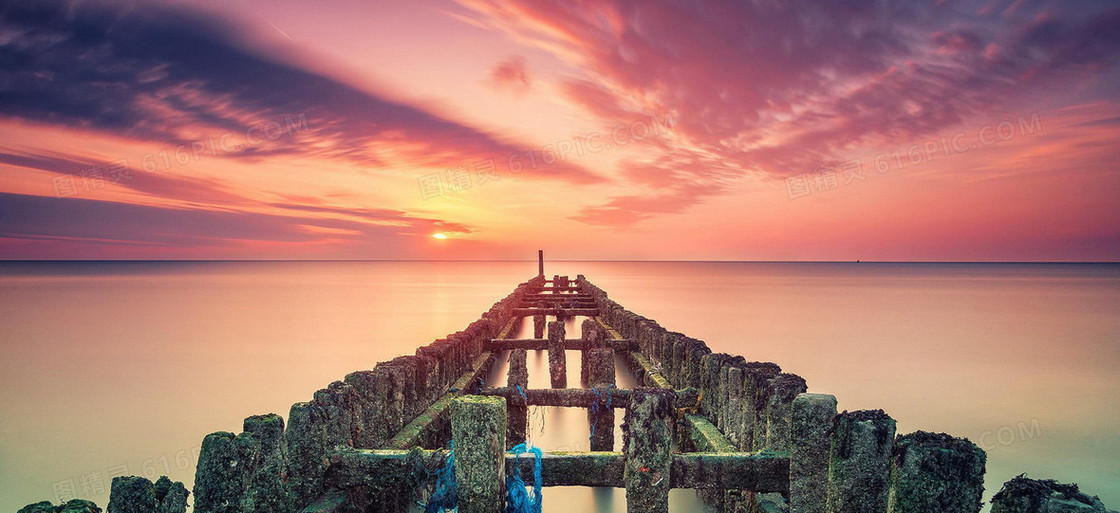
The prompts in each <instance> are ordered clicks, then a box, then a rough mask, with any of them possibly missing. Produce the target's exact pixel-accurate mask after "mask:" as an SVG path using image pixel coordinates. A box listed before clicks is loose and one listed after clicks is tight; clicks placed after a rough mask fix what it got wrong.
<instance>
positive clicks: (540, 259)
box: [537, 249, 544, 277]
mask: <svg viewBox="0 0 1120 513" xmlns="http://www.w3.org/2000/svg"><path fill="white" fill-rule="evenodd" d="M537 276H541V277H543V276H544V250H543V249H538V250H537Z"/></svg>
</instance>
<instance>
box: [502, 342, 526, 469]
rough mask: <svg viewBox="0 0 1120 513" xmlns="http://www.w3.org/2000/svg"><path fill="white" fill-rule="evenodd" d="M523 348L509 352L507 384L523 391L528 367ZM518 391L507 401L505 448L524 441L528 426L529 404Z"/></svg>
mask: <svg viewBox="0 0 1120 513" xmlns="http://www.w3.org/2000/svg"><path fill="white" fill-rule="evenodd" d="M525 358H526V354H525V350H524V349H514V350H513V351H510V352H509V378H508V381H507V386H509V388H511V389H513V390H515V391H517V387H521V390H520V392H521V393H524V391H525V390H526V389H528V388H529V369H528V367H527V366H526V363H525ZM521 393H518V394H517V395H516V396H515V397H512V398H511V399H510V400H509V401H507V406H508V409H509V427H508V429H507V430H506V449H510V448H513V446H515V445H517V444H519V443H521V442H524V441H525V433H526V431H527V430H528V426H529V405H528V403H526V402H525V397H524V396H523V395H521Z"/></svg>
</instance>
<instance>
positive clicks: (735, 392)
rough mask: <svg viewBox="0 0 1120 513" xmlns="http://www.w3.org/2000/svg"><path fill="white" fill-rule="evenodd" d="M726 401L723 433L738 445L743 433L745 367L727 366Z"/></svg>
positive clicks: (723, 415) (722, 416)
mask: <svg viewBox="0 0 1120 513" xmlns="http://www.w3.org/2000/svg"><path fill="white" fill-rule="evenodd" d="M724 385H725V387H726V388H725V390H726V397H727V399H726V401H724V407H723V409H722V411H724V412H725V413H723V414H722V415H720V417H721V418H722V419H724V421H723V428H722V430H723V433H724V434H725V435H727V439H728V440H730V441H731V443H733V444H736V445H738V444H739V441H740V439H741V435H742V433H743V402H744V401H743V368H742V367H727V379H726V382H725V383H724Z"/></svg>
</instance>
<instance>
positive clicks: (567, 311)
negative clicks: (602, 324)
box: [513, 308, 599, 317]
mask: <svg viewBox="0 0 1120 513" xmlns="http://www.w3.org/2000/svg"><path fill="white" fill-rule="evenodd" d="M513 315H516V316H520V317H529V316H530V315H566V316H568V317H574V316H577V315H582V316H585V317H594V316H596V315H599V309H598V308H514V309H513Z"/></svg>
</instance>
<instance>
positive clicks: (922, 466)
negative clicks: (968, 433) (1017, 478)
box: [887, 431, 987, 513]
mask: <svg viewBox="0 0 1120 513" xmlns="http://www.w3.org/2000/svg"><path fill="white" fill-rule="evenodd" d="M986 461H987V455H986V454H984V451H983V450H981V449H980V448H979V447H977V446H976V444H974V443H972V442H970V441H968V440H966V439H963V438H954V437H952V436H949V435H946V434H944V433H927V432H925V431H917V432H914V433H911V434H908V435H902V436H900V437H898V438H897V439H896V441H895V447H894V452H893V454H892V456H891V491H890V498H889V501H888V506H887V511H888V512H889V513H924V512H926V511H931V510H937V511H941V512H942V513H978V512H979V511H980V501H981V496H982V495H983V493H984V464H985V462H986Z"/></svg>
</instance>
